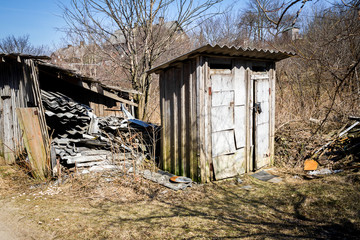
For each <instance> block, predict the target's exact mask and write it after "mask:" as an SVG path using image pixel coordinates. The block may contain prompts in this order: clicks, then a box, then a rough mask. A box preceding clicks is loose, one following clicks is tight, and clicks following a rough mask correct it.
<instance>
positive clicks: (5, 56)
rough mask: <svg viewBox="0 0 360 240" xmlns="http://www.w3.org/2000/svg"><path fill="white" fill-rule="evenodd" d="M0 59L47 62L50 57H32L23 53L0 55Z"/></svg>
mask: <svg viewBox="0 0 360 240" xmlns="http://www.w3.org/2000/svg"><path fill="white" fill-rule="evenodd" d="M0 57H2V58H12V59H17V58H24V59H43V60H49V59H50V57H48V56H34V55H29V54H24V53H0Z"/></svg>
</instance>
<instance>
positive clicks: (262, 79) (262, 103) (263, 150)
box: [251, 74, 270, 169]
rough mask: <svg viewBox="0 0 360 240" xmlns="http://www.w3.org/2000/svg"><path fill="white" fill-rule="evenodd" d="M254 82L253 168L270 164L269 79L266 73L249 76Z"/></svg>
mask: <svg viewBox="0 0 360 240" xmlns="http://www.w3.org/2000/svg"><path fill="white" fill-rule="evenodd" d="M251 78H252V80H253V82H254V106H253V111H254V115H253V116H254V163H255V164H254V168H255V169H259V168H262V167H264V166H265V165H268V164H270V134H269V131H270V111H269V110H270V80H269V76H268V75H267V74H259V75H252V76H251Z"/></svg>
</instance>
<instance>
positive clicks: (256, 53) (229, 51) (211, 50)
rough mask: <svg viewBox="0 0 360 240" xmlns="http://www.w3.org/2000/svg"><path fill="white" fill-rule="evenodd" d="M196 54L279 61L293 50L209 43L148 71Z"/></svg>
mask: <svg viewBox="0 0 360 240" xmlns="http://www.w3.org/2000/svg"><path fill="white" fill-rule="evenodd" d="M197 55H217V56H229V57H244V58H252V59H254V60H256V59H258V60H271V61H280V60H282V59H285V58H288V57H292V56H295V55H296V54H295V53H293V52H287V51H279V50H270V49H262V48H259V49H258V48H244V47H235V46H226V45H224V46H219V45H214V46H212V45H210V44H207V45H205V46H202V47H199V48H197V49H195V50H192V51H190V52H188V53H185V54H184V55H181V56H179V57H177V58H174V59H172V60H170V61H168V62H166V63H163V64H161V65H159V66H157V67H154V68H152V69H150V70H149V71H148V73H153V72H156V71H159V70H163V69H166V68H168V67H171V66H172V65H173V64H175V63H177V62H181V61H184V60H186V59H189V58H192V57H194V56H197Z"/></svg>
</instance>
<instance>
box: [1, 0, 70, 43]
mask: <svg viewBox="0 0 360 240" xmlns="http://www.w3.org/2000/svg"><path fill="white" fill-rule="evenodd" d="M62 2H66V1H62ZM58 3H59V0H0V29H1V30H0V38H4V37H6V36H8V35H14V36H22V35H25V34H29V35H30V42H31V43H32V44H33V45H35V46H37V45H42V44H44V45H47V46H49V47H50V48H53V47H54V45H56V46H58V45H61V38H62V36H63V33H61V32H59V31H57V30H56V28H61V27H63V26H65V22H64V20H63V19H62V18H61V9H60V8H59V7H58V5H57V4H58Z"/></svg>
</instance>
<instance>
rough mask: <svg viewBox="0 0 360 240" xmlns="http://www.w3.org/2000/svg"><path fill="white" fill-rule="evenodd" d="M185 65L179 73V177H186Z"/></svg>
mask: <svg viewBox="0 0 360 240" xmlns="http://www.w3.org/2000/svg"><path fill="white" fill-rule="evenodd" d="M186 65H187V64H186V63H185V64H184V63H183V64H182V68H181V73H180V104H181V107H180V132H181V133H180V145H181V148H180V159H181V162H180V164H181V166H180V168H181V175H183V176H188V175H187V174H186V142H187V139H186V127H187V126H186V116H187V112H186V95H185V91H186V86H185V82H186V80H185V78H188V77H189V75H188V73H187V72H186V70H185V69H186V67H185V66H186Z"/></svg>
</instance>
